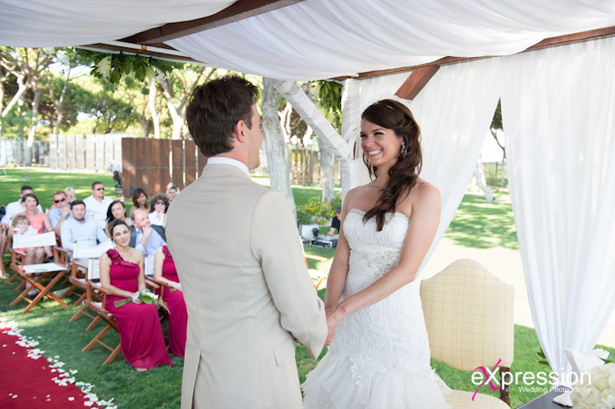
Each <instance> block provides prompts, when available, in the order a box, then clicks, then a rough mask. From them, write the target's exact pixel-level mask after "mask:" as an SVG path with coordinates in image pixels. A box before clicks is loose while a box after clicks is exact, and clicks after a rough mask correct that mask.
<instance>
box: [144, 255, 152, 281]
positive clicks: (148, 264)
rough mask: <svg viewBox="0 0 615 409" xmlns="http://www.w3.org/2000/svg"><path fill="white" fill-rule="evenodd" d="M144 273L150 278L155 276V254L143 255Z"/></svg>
mask: <svg viewBox="0 0 615 409" xmlns="http://www.w3.org/2000/svg"><path fill="white" fill-rule="evenodd" d="M143 274H145V277H150V278H151V277H153V276H154V256H151V257H149V256H148V255H147V254H145V256H144V257H143Z"/></svg>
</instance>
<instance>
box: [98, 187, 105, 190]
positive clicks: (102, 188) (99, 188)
mask: <svg viewBox="0 0 615 409" xmlns="http://www.w3.org/2000/svg"><path fill="white" fill-rule="evenodd" d="M96 190H105V188H104V187H97V188H96Z"/></svg>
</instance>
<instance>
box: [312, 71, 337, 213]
mask: <svg viewBox="0 0 615 409" xmlns="http://www.w3.org/2000/svg"><path fill="white" fill-rule="evenodd" d="M317 87H318V104H319V106H320V108H321V109H322V110H323V114H324V115H325V117H326V118H327V119H328V120H329V122H331V124H333V126H334V127H335V128H336V129H337V131H338V133H341V129H340V128H341V126H342V84H340V83H337V82H333V81H317ZM319 139H320V138H319ZM318 146H319V149H320V184H321V186H322V203H323V204H325V203H331V201H332V200H333V198H334V197H335V190H334V183H333V164H334V161H333V153H331V152H330V151H329V150H328V149H327V147H326V146H325V144H322V143H319V144H318Z"/></svg>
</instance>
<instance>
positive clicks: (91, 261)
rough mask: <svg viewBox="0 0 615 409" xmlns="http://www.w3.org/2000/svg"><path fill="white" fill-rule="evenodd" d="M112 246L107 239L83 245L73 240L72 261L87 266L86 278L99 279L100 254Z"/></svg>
mask: <svg viewBox="0 0 615 409" xmlns="http://www.w3.org/2000/svg"><path fill="white" fill-rule="evenodd" d="M111 248H113V243H112V242H111V241H107V242H105V243H101V244H99V245H97V246H94V247H92V246H84V245H79V243H78V242H75V247H74V248H73V263H74V264H78V265H81V266H83V267H84V268H85V267H87V279H88V280H98V279H100V270H99V266H100V256H102V255H103V253H105V252H106V251H107V250H109V249H111Z"/></svg>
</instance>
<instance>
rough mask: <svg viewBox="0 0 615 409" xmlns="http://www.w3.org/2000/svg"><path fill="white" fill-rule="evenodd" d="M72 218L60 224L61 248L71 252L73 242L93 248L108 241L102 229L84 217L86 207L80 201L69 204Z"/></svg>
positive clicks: (93, 221) (90, 219) (89, 218)
mask: <svg viewBox="0 0 615 409" xmlns="http://www.w3.org/2000/svg"><path fill="white" fill-rule="evenodd" d="M70 206H71V212H72V216H73V217H72V218H70V219H68V220H66V221H65V222H64V223H62V228H61V229H60V230H61V238H62V247H64V248H67V249H69V250H73V248H74V246H75V242H78V243H79V245H83V246H86V247H95V246H96V245H98V244H99V243H105V242H107V241H109V237H107V235H106V234H105V232H104V231H103V229H102V228H101V227H100V226H99V225H98V223H96V221H95V220H93V219H92V218H91V217H88V216H86V212H87V210H86V209H87V207H86V205H85V203H84V201H82V200H75V201H73V202H72V203H71V205H70Z"/></svg>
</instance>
